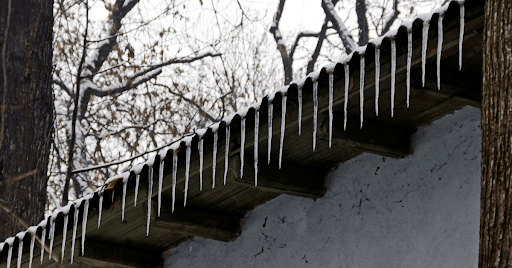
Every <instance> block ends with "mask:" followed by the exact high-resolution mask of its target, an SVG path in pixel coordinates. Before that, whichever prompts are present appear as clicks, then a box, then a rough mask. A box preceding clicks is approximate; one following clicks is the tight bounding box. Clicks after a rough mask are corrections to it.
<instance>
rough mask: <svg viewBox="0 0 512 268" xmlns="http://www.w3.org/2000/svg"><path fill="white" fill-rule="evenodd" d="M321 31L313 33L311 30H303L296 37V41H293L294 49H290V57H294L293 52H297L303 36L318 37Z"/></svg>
mask: <svg viewBox="0 0 512 268" xmlns="http://www.w3.org/2000/svg"><path fill="white" fill-rule="evenodd" d="M319 34H320V33H311V32H301V33H299V34H298V35H297V38H295V43H293V46H292V49H291V50H290V58H291V59H293V54H295V49H297V46H298V45H299V41H300V39H301V38H302V37H318V35H319Z"/></svg>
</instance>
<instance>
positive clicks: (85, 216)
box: [82, 199, 89, 256]
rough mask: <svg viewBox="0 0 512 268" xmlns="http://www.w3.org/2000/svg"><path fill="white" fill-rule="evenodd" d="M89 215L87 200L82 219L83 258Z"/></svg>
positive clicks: (87, 200)
mask: <svg viewBox="0 0 512 268" xmlns="http://www.w3.org/2000/svg"><path fill="white" fill-rule="evenodd" d="M87 214H89V199H86V200H85V205H84V215H83V218H82V256H83V255H84V249H85V232H86V231H87Z"/></svg>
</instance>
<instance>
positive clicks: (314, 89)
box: [313, 80, 318, 152]
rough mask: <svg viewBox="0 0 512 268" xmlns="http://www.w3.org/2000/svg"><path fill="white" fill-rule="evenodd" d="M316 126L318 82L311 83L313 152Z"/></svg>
mask: <svg viewBox="0 0 512 268" xmlns="http://www.w3.org/2000/svg"><path fill="white" fill-rule="evenodd" d="M317 125H318V80H316V81H314V82H313V152H314V151H315V149H316V128H317Z"/></svg>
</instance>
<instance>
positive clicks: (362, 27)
mask: <svg viewBox="0 0 512 268" xmlns="http://www.w3.org/2000/svg"><path fill="white" fill-rule="evenodd" d="M356 14H357V24H358V26H359V42H358V45H359V46H364V45H366V44H368V36H369V29H368V20H367V19H366V0H356Z"/></svg>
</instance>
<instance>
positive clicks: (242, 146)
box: [240, 116, 245, 179]
mask: <svg viewBox="0 0 512 268" xmlns="http://www.w3.org/2000/svg"><path fill="white" fill-rule="evenodd" d="M241 127H242V131H241V134H240V179H242V178H243V176H244V159H245V156H244V154H245V116H244V117H243V118H242V126H241Z"/></svg>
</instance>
